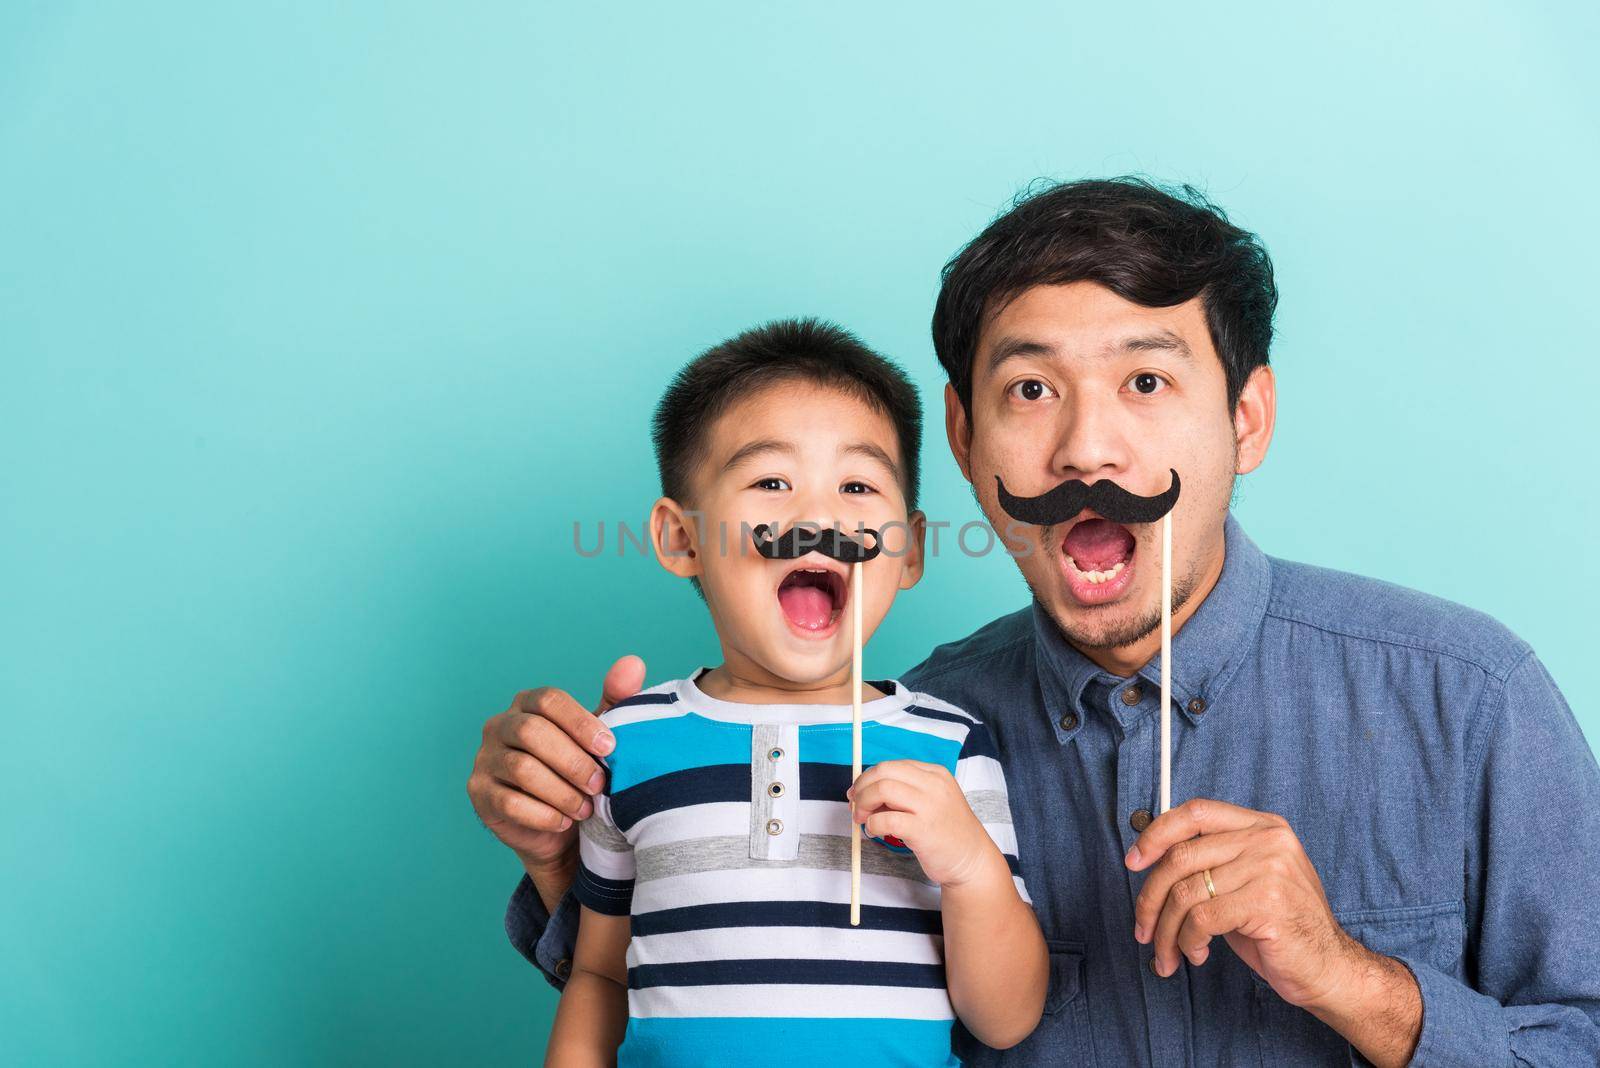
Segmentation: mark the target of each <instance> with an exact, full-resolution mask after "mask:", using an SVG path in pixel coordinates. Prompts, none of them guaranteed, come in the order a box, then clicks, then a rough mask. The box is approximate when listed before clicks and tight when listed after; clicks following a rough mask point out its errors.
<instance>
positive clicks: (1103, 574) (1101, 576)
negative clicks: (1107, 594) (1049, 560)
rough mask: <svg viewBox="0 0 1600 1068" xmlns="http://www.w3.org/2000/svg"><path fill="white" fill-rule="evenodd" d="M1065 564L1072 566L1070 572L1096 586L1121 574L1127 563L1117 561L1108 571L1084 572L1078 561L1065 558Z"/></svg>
mask: <svg viewBox="0 0 1600 1068" xmlns="http://www.w3.org/2000/svg"><path fill="white" fill-rule="evenodd" d="M1067 563H1069V564H1071V565H1072V570H1074V571H1076V572H1077V573H1078V574H1080V575H1082V576H1083V577H1084V578H1086V579H1088V580H1089V581H1090V582H1092V583H1094V584H1095V585H1096V586H1098V585H1099V584H1100V583H1102V582H1110V581H1111V580H1112V579H1114V578H1116V577H1117V576H1118V575H1120V574H1122V569H1123V567H1124V566H1125V565H1126V564H1127V561H1126V560H1118V561H1117V562H1116V564H1115V566H1113V567H1112V568H1111V570H1109V571H1085V570H1083V569H1082V568H1080V567H1079V566H1078V561H1076V560H1074V559H1073V558H1072V557H1070V556H1069V557H1067Z"/></svg>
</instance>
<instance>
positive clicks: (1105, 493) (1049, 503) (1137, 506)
mask: <svg viewBox="0 0 1600 1068" xmlns="http://www.w3.org/2000/svg"><path fill="white" fill-rule="evenodd" d="M1168 470H1172V469H1171V468H1168ZM994 480H995V483H996V484H997V485H998V486H999V487H1000V507H1001V508H1004V509H1005V511H1006V514H1007V515H1009V516H1010V517H1011V518H1012V519H1015V520H1017V521H1018V522H1022V523H1032V524H1033V525H1034V526H1040V527H1048V526H1054V525H1055V524H1057V523H1065V522H1066V521H1067V520H1069V519H1071V518H1073V517H1074V516H1076V515H1077V514H1078V513H1079V512H1081V511H1083V510H1084V509H1085V508H1089V509H1092V510H1093V511H1094V512H1095V513H1096V514H1098V515H1101V516H1104V517H1105V518H1107V519H1109V520H1111V521H1112V522H1113V523H1123V524H1127V523H1154V522H1155V521H1156V520H1157V519H1160V518H1161V517H1162V516H1164V515H1166V514H1167V513H1168V512H1170V511H1172V506H1173V505H1175V504H1177V503H1178V472H1176V471H1172V485H1171V486H1168V487H1167V490H1166V492H1165V493H1158V494H1156V495H1155V496H1154V497H1140V496H1139V495H1138V494H1136V493H1129V492H1128V491H1127V490H1125V489H1123V488H1122V487H1121V486H1119V485H1117V484H1116V483H1115V482H1113V481H1111V480H1110V479H1109V478H1102V479H1101V480H1100V481H1098V482H1083V481H1082V480H1080V479H1076V478H1074V479H1069V480H1067V481H1066V482H1063V483H1061V485H1059V486H1056V487H1055V488H1054V489H1051V490H1049V491H1048V492H1045V493H1041V494H1039V496H1037V497H1017V496H1013V495H1012V494H1010V493H1008V492H1006V484H1005V483H1004V482H1003V481H1001V479H1000V476H999V475H996V476H994Z"/></svg>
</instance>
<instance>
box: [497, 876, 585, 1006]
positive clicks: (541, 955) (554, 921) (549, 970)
mask: <svg viewBox="0 0 1600 1068" xmlns="http://www.w3.org/2000/svg"><path fill="white" fill-rule="evenodd" d="M506 937H507V938H509V939H511V944H512V945H513V946H515V947H516V949H517V952H518V953H521V954H522V955H523V956H524V957H525V958H527V960H528V963H530V964H532V965H533V966H534V967H535V968H538V969H539V972H540V974H542V975H543V976H544V977H545V980H546V981H547V982H549V984H550V985H551V986H553V987H555V988H556V989H557V990H560V989H562V988H564V987H565V986H566V985H567V973H568V972H569V971H570V969H571V967H572V953H573V948H574V947H575V946H576V945H577V944H578V902H577V899H576V898H575V897H574V896H573V893H572V891H571V890H568V891H567V893H566V894H565V895H564V896H563V897H562V898H561V900H560V901H558V902H557V903H556V910H555V912H554V914H552V913H551V912H549V911H548V910H547V909H546V908H545V907H544V900H543V899H542V898H540V897H539V891H538V890H536V889H535V888H534V885H533V880H532V879H531V878H529V877H528V876H527V875H526V874H524V875H523V876H522V881H521V882H519V883H518V884H517V888H516V889H515V890H513V891H512V892H511V901H510V903H509V904H507V905H506Z"/></svg>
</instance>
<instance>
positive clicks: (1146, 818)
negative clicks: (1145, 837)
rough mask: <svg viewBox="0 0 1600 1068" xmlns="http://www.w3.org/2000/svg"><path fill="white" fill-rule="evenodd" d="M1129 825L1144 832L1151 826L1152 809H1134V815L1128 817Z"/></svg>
mask: <svg viewBox="0 0 1600 1068" xmlns="http://www.w3.org/2000/svg"><path fill="white" fill-rule="evenodd" d="M1128 826H1129V827H1132V828H1133V829H1134V830H1136V831H1138V832H1139V833H1140V834H1143V833H1144V829H1145V828H1146V827H1148V826H1150V810H1149V809H1147V808H1136V809H1134V810H1133V815H1131V816H1129V817H1128Z"/></svg>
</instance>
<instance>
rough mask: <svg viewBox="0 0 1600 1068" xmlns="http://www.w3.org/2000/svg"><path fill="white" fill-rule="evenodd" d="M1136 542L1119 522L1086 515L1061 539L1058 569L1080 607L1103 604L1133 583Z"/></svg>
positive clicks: (1131, 533) (1131, 534) (1130, 532)
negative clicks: (1060, 565)
mask: <svg viewBox="0 0 1600 1068" xmlns="http://www.w3.org/2000/svg"><path fill="white" fill-rule="evenodd" d="M1137 545H1138V542H1137V541H1136V540H1135V538H1134V536H1133V532H1132V531H1130V530H1129V529H1128V528H1127V527H1125V526H1123V525H1122V524H1121V523H1113V522H1112V521H1111V520H1109V519H1102V518H1100V517H1099V516H1096V515H1088V516H1085V517H1084V518H1082V519H1080V520H1078V521H1077V522H1076V523H1074V524H1072V526H1071V527H1070V528H1068V530H1067V534H1066V537H1064V538H1062V539H1061V558H1062V570H1063V572H1064V573H1065V575H1066V579H1067V586H1068V588H1069V589H1070V590H1071V591H1072V595H1073V597H1075V598H1077V600H1078V601H1079V602H1080V603H1082V604H1104V603H1105V602H1107V601H1111V600H1114V599H1116V598H1117V597H1119V596H1121V594H1122V592H1123V591H1124V590H1125V589H1127V588H1128V584H1129V583H1130V582H1131V581H1132V580H1133V556H1134V552H1135V549H1136V547H1137Z"/></svg>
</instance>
